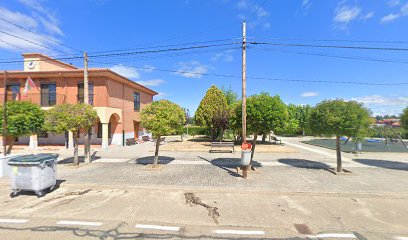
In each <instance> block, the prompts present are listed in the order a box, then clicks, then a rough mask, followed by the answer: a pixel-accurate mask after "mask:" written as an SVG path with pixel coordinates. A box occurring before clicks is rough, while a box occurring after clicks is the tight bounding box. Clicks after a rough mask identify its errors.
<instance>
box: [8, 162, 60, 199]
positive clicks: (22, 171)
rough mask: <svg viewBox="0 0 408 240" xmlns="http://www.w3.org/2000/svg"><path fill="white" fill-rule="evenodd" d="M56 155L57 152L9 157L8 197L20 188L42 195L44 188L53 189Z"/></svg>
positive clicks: (55, 177)
mask: <svg viewBox="0 0 408 240" xmlns="http://www.w3.org/2000/svg"><path fill="white" fill-rule="evenodd" d="M57 157H58V155H57V154H37V155H33V154H30V155H23V156H18V157H13V158H10V160H9V161H8V165H9V166H10V167H11V189H12V193H11V194H10V197H15V196H17V194H18V192H19V191H21V190H27V191H33V192H35V193H36V194H37V196H38V197H42V196H44V195H45V191H46V190H50V191H51V190H52V189H54V188H55V186H56V184H57V168H56V164H57Z"/></svg>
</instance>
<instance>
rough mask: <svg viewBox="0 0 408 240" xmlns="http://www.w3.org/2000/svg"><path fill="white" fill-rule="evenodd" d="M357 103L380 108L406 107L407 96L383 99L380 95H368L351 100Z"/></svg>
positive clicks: (407, 103) (407, 102)
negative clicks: (379, 106)
mask: <svg viewBox="0 0 408 240" xmlns="http://www.w3.org/2000/svg"><path fill="white" fill-rule="evenodd" d="M352 100H355V101H357V102H361V103H364V104H367V105H369V104H371V105H381V106H398V105H402V106H406V105H408V96H391V97H385V96H381V95H370V96H363V97H357V98H353V99H352Z"/></svg>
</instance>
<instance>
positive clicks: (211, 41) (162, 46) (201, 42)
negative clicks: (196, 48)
mask: <svg viewBox="0 0 408 240" xmlns="http://www.w3.org/2000/svg"><path fill="white" fill-rule="evenodd" d="M237 39H239V38H229V39H218V40H209V41H200V42H191V43H180V44H170V45H161V46H152V47H138V48H125V49H115V50H107V51H94V52H89V53H109V52H123V51H133V50H137V49H151V48H153V49H155V48H166V47H174V46H185V45H194V44H203V43H214V42H225V41H235V40H237Z"/></svg>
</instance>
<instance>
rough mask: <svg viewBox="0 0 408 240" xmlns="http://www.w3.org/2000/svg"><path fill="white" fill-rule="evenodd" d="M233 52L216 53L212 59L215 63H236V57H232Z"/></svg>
mask: <svg viewBox="0 0 408 240" xmlns="http://www.w3.org/2000/svg"><path fill="white" fill-rule="evenodd" d="M233 52H234V51H233V50H227V51H223V52H220V53H216V54H215V55H214V56H212V57H211V58H210V60H211V61H213V62H218V61H223V62H232V61H234V56H233V55H232V53H233Z"/></svg>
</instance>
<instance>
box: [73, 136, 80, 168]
mask: <svg viewBox="0 0 408 240" xmlns="http://www.w3.org/2000/svg"><path fill="white" fill-rule="evenodd" d="M72 140H73V142H74V165H79V159H78V134H77V133H76V132H75V131H74V132H73V139H72Z"/></svg>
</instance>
